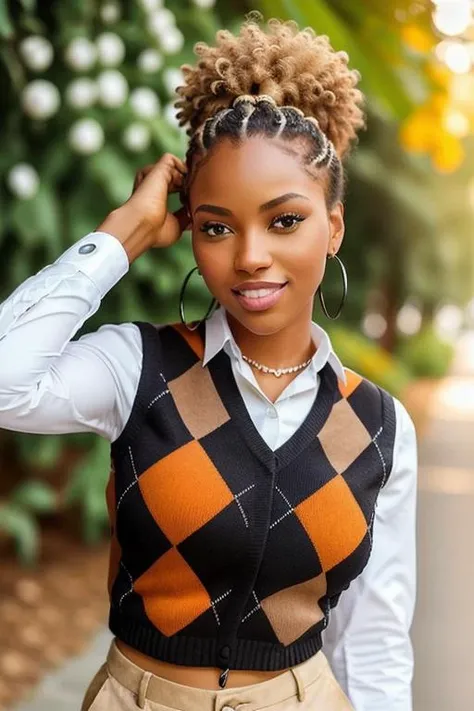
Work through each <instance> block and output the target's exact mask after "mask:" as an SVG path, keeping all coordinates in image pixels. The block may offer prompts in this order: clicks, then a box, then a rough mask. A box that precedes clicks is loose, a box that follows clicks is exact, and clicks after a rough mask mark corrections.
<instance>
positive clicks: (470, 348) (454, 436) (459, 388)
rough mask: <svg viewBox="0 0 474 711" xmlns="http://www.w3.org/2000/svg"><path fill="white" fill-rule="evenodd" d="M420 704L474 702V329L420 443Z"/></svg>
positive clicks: (455, 707) (418, 708) (472, 705)
mask: <svg viewBox="0 0 474 711" xmlns="http://www.w3.org/2000/svg"><path fill="white" fill-rule="evenodd" d="M419 461H420V472H419V505H418V571H419V582H418V599H417V610H416V614H415V622H414V626H413V641H414V646H415V660H416V667H415V669H416V671H415V684H414V698H415V703H414V711H448V710H449V711H467V709H474V551H473V543H474V332H468V333H466V334H464V336H463V337H462V339H461V340H460V342H459V344H458V348H457V357H456V360H455V362H454V364H453V367H452V369H451V374H450V377H449V378H447V379H446V380H445V381H444V383H443V385H442V386H441V388H440V390H439V391H438V393H437V396H436V397H435V399H434V402H433V405H432V419H431V421H430V424H429V425H428V427H427V429H426V431H425V434H424V437H423V440H422V442H421V443H420V446H419Z"/></svg>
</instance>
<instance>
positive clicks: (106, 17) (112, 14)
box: [100, 2, 120, 25]
mask: <svg viewBox="0 0 474 711" xmlns="http://www.w3.org/2000/svg"><path fill="white" fill-rule="evenodd" d="M100 16H101V18H102V22H105V24H106V25H113V24H114V22H118V21H119V20H120V8H119V6H118V5H116V4H115V3H113V2H108V3H107V4H106V5H104V6H103V7H102V9H101V11H100Z"/></svg>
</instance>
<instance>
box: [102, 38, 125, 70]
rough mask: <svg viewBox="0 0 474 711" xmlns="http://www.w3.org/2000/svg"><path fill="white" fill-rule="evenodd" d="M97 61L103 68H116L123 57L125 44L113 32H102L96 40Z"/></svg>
mask: <svg viewBox="0 0 474 711" xmlns="http://www.w3.org/2000/svg"><path fill="white" fill-rule="evenodd" d="M96 45H97V50H98V53H99V61H100V62H101V64H103V65H104V67H116V66H117V64H121V62H123V60H124V57H125V44H124V43H123V40H122V38H121V37H119V36H118V35H116V34H115V33H114V32H103V33H102V34H101V35H99V36H98V37H97V39H96Z"/></svg>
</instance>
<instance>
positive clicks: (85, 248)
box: [79, 243, 96, 254]
mask: <svg viewBox="0 0 474 711" xmlns="http://www.w3.org/2000/svg"><path fill="white" fill-rule="evenodd" d="M95 248H96V246H95V244H92V243H89V244H83V245H82V246H81V247H79V254H90V253H91V252H93V251H94V249H95Z"/></svg>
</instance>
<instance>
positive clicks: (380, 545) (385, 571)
mask: <svg viewBox="0 0 474 711" xmlns="http://www.w3.org/2000/svg"><path fill="white" fill-rule="evenodd" d="M394 400H395V409H396V435H395V449H394V459H393V467H392V472H391V474H390V476H389V478H388V481H387V483H386V485H385V487H384V488H383V489H382V490H381V491H380V494H379V497H378V504H377V507H376V511H375V518H374V528H373V547H372V552H371V556H370V558H369V562H368V563H367V565H366V567H365V569H364V570H363V571H362V573H361V575H359V577H357V578H356V579H355V580H354V581H353V582H352V583H351V585H350V587H349V588H348V589H347V590H345V591H344V592H343V593H342V595H341V597H340V599H339V602H338V604H337V606H336V607H335V608H334V609H333V610H332V611H331V616H330V621H329V625H328V627H327V629H326V630H325V631H324V633H323V652H324V653H325V655H326V656H327V658H328V661H329V663H330V665H331V667H332V670H333V672H334V675H335V677H336V678H337V680H338V681H339V683H340V685H341V686H342V688H343V689H344V691H345V693H346V694H347V696H348V697H349V699H350V700H351V702H352V704H353V706H354V708H355V709H356V711H411V710H412V686H411V684H412V677H413V648H412V643H411V639H410V627H411V623H412V619H413V613H414V607H415V597H416V501H417V468H418V455H417V440H416V433H415V427H414V424H413V421H412V420H411V418H410V416H409V414H408V412H407V411H406V409H405V407H404V406H403V405H402V403H401V402H400V401H399V400H397V399H396V398H394Z"/></svg>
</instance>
